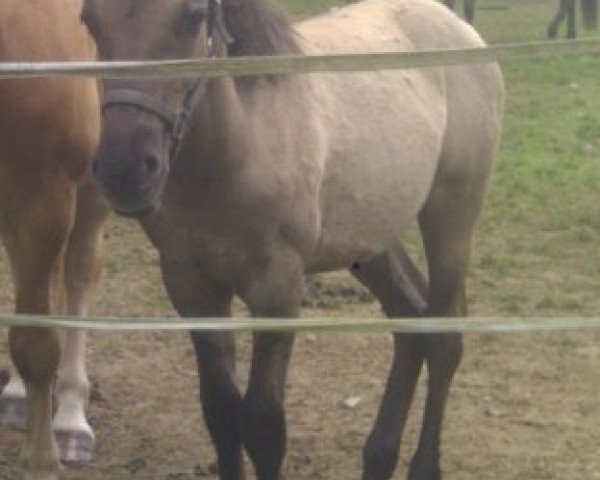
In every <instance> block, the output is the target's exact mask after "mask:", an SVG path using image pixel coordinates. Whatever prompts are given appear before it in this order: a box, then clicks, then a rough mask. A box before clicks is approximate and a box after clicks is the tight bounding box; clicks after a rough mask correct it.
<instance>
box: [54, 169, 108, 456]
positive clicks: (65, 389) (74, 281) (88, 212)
mask: <svg viewBox="0 0 600 480" xmlns="http://www.w3.org/2000/svg"><path fill="white" fill-rule="evenodd" d="M108 215H109V208H108V204H107V202H106V200H105V198H104V196H103V195H102V193H101V191H100V188H99V186H98V185H97V184H96V183H95V182H93V181H91V180H90V181H88V182H86V183H84V184H83V185H81V186H80V187H79V188H78V192H77V209H76V214H75V224H74V225H73V230H72V232H71V235H70V237H69V242H68V246H67V252H66V257H65V289H66V294H67V305H66V307H67V311H66V313H67V315H69V316H75V317H85V316H86V315H87V298H88V293H89V291H90V289H91V288H92V287H93V286H94V284H95V283H96V282H97V280H98V278H99V276H100V263H101V251H102V241H103V231H104V225H105V223H106V220H107V218H108ZM85 352H86V331H85V330H82V329H78V330H69V331H68V332H66V334H65V337H64V342H63V354H62V361H61V364H60V367H59V371H58V379H57V382H56V388H55V394H56V404H57V409H56V414H55V416H54V421H53V428H54V434H55V436H56V440H57V442H58V447H59V450H60V458H61V460H62V461H64V462H67V463H81V462H88V461H90V460H91V459H92V455H93V449H94V433H93V431H92V428H91V427H90V425H89V423H88V421H87V419H86V414H85V411H86V407H87V404H88V401H89V394H90V382H89V379H88V375H87V369H86V364H85Z"/></svg>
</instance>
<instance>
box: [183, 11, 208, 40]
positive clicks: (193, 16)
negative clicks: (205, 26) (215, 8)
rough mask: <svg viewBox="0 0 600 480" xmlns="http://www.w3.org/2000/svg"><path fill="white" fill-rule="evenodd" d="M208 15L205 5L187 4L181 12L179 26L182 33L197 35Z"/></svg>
mask: <svg viewBox="0 0 600 480" xmlns="http://www.w3.org/2000/svg"><path fill="white" fill-rule="evenodd" d="M207 16H208V7H207V6H206V5H189V6H188V7H187V8H186V9H185V10H184V12H183V16H182V19H181V27H182V31H183V32H184V33H187V34H189V35H197V34H198V32H199V31H200V27H201V26H202V23H203V22H204V21H205V20H206V18H207Z"/></svg>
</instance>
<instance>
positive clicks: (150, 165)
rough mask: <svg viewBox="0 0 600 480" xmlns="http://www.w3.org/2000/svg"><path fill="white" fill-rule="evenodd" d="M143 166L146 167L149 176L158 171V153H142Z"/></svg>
mask: <svg viewBox="0 0 600 480" xmlns="http://www.w3.org/2000/svg"><path fill="white" fill-rule="evenodd" d="M143 162H144V168H145V169H146V174H147V175H148V176H150V177H153V176H154V175H155V174H156V172H157V171H158V167H159V165H160V160H159V159H158V155H155V154H153V153H149V154H147V155H144V159H143Z"/></svg>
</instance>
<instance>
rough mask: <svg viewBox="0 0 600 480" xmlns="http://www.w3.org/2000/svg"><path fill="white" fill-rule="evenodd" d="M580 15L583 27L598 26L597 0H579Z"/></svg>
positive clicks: (590, 28)
mask: <svg viewBox="0 0 600 480" xmlns="http://www.w3.org/2000/svg"><path fill="white" fill-rule="evenodd" d="M581 15H582V16H583V24H584V25H585V28H587V29H588V30H594V29H596V28H598V0H581Z"/></svg>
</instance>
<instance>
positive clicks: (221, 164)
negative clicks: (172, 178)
mask: <svg viewBox="0 0 600 480" xmlns="http://www.w3.org/2000/svg"><path fill="white" fill-rule="evenodd" d="M245 117H246V112H245V110H244V108H243V105H242V102H241V99H240V97H239V95H238V92H237V89H236V86H235V82H234V81H233V80H232V79H230V78H222V79H215V80H212V81H211V82H210V83H209V85H208V87H207V92H206V95H205V98H204V99H203V101H201V102H200V105H199V106H198V108H197V111H196V114H195V118H194V121H193V123H192V127H191V130H190V132H189V134H188V141H187V142H186V146H185V150H184V151H183V152H182V153H183V156H184V158H183V159H182V160H183V162H184V163H185V164H186V165H187V168H186V169H185V170H186V174H194V173H195V172H196V173H198V172H199V173H200V174H202V175H206V176H208V177H214V176H215V175H217V176H223V175H226V174H227V172H228V171H231V170H235V169H237V168H238V167H239V164H240V163H241V162H243V161H244V159H245V156H246V155H245V154H244V153H245V152H247V149H248V147H249V145H248V144H249V142H251V141H252V138H251V135H250V134H249V131H248V127H249V125H248V122H247V120H246V118H245Z"/></svg>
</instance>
